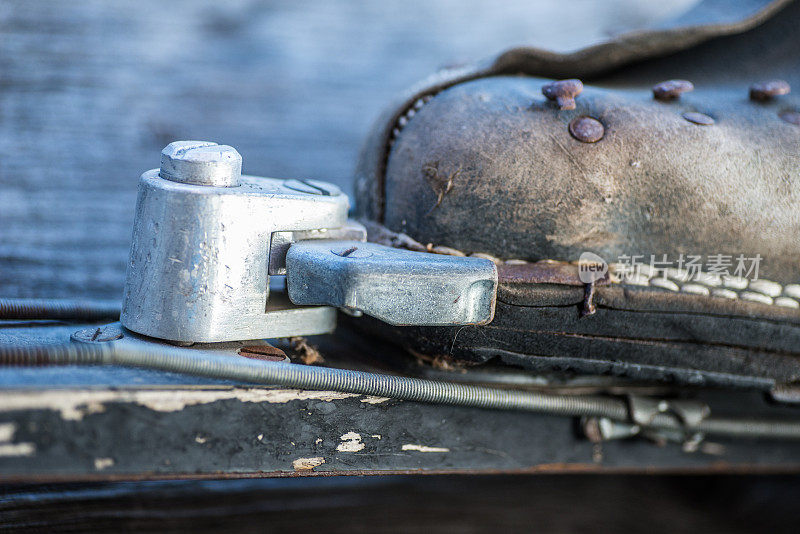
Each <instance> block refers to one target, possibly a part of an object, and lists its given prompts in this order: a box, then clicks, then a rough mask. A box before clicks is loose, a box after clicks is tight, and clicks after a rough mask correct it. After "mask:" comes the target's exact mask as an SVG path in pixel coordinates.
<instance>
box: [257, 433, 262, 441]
mask: <svg viewBox="0 0 800 534" xmlns="http://www.w3.org/2000/svg"><path fill="white" fill-rule="evenodd" d="M256 438H258V441H261V440H262V439H264V434H259V435H257V436H256Z"/></svg>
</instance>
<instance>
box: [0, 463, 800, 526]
mask: <svg viewBox="0 0 800 534" xmlns="http://www.w3.org/2000/svg"><path fill="white" fill-rule="evenodd" d="M0 492H2V496H0V527H5V528H13V529H19V530H18V531H23V532H53V531H70V532H75V531H89V530H91V531H92V532H120V531H125V532H128V531H136V532H142V531H145V532H192V533H197V532H215V531H225V532H238V533H247V532H278V533H281V534H287V533H295V532H297V533H304V534H305V533H311V532H314V533H317V532H319V533H322V532H324V533H326V534H327V533H330V534H334V533H347V534H360V533H370V534H372V533H376V532H381V533H407V532H435V533H437V534H473V533H482V532H486V533H491V534H498V533H506V532H537V533H551V532H552V533H571V534H583V533H587V534H588V533H598V532H602V533H605V532H642V533H647V534H655V533H660V532H669V533H675V532H690V533H702V534H710V533H725V534H734V533H740V532H769V533H770V534H779V533H783V532H792V533H793V532H796V531H797V526H796V521H797V514H796V508H797V504H796V495H797V494H798V492H800V479H798V478H787V477H739V476H728V477H662V478H656V477H630V476H607V477H593V476H581V475H572V476H569V477H553V476H541V477H508V476H495V477H472V476H450V477H429V476H417V477H335V478H316V479H310V478H300V479H291V480H287V479H282V480H239V481H237V480H228V481H202V482H200V481H198V482H137V483H128V484H90V485H80V486H76V485H74V484H55V485H49V486H42V485H34V486H5V487H2V486H0ZM15 531H17V530H15Z"/></svg>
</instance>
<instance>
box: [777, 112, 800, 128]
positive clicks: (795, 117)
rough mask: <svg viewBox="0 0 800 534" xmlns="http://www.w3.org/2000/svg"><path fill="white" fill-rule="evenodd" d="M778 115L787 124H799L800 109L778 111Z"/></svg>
mask: <svg viewBox="0 0 800 534" xmlns="http://www.w3.org/2000/svg"><path fill="white" fill-rule="evenodd" d="M778 116H779V117H780V118H781V119H783V120H785V121H786V122H788V123H789V124H794V125H795V126H800V111H784V112H782V113H779V114H778Z"/></svg>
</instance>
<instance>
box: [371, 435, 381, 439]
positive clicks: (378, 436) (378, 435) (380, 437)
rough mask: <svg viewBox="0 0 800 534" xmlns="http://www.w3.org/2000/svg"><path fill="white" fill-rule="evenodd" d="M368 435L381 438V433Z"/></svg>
mask: <svg viewBox="0 0 800 534" xmlns="http://www.w3.org/2000/svg"><path fill="white" fill-rule="evenodd" d="M370 437H371V438H375V439H381V435H380V434H372V435H370Z"/></svg>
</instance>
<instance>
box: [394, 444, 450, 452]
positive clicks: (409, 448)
mask: <svg viewBox="0 0 800 534" xmlns="http://www.w3.org/2000/svg"><path fill="white" fill-rule="evenodd" d="M402 449H403V450H404V451H417V452H450V449H448V448H447V447H428V446H427V445H417V444H415V443H406V444H405V445H403V447H402Z"/></svg>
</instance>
